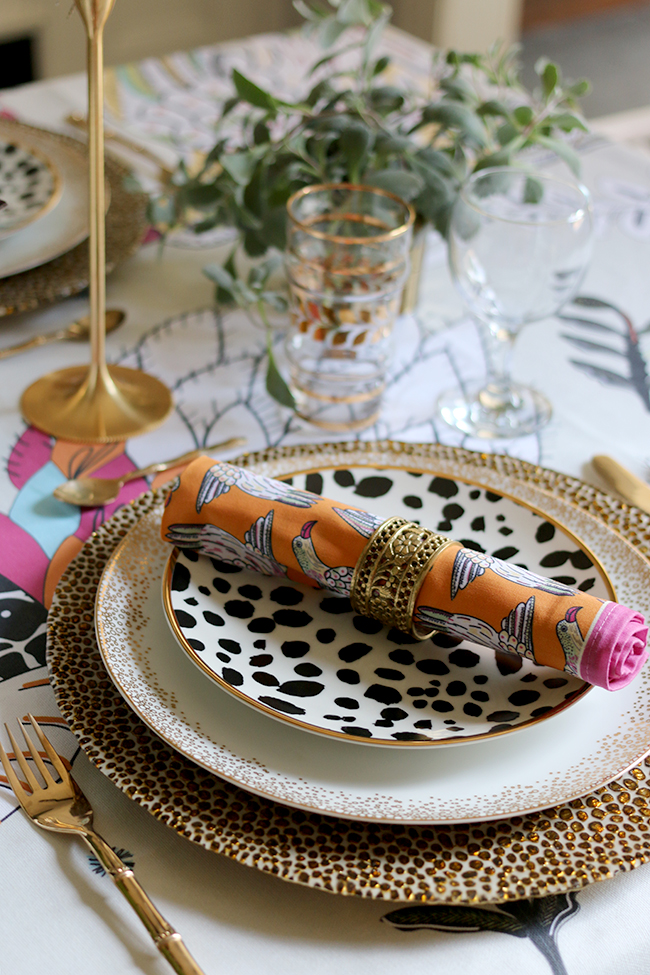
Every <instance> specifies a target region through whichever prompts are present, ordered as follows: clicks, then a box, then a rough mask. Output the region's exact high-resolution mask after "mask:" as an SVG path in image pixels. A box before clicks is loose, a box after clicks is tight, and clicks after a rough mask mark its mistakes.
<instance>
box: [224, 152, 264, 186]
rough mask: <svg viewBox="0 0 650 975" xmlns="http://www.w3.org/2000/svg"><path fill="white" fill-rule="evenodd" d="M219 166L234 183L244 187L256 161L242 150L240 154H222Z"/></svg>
mask: <svg viewBox="0 0 650 975" xmlns="http://www.w3.org/2000/svg"><path fill="white" fill-rule="evenodd" d="M221 165H222V166H223V168H224V169H225V171H226V172H227V173H228V175H229V176H232V178H233V179H234V181H235V182H236V183H239V184H240V185H241V186H244V185H245V184H246V183H248V181H249V180H250V178H251V176H252V175H253V172H254V170H255V166H256V165H257V159H256V158H255V156H254V155H252V153H251V152H249V151H247V150H246V149H242V150H241V151H240V152H230V153H224V154H223V156H222V157H221Z"/></svg>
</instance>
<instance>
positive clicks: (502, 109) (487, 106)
mask: <svg viewBox="0 0 650 975" xmlns="http://www.w3.org/2000/svg"><path fill="white" fill-rule="evenodd" d="M476 114H477V115H480V116H484V115H508V114H509V112H508V106H507V105H505V104H504V103H503V102H500V101H498V100H497V99H496V98H490V99H489V100H488V101H487V102H483V104H482V105H479V106H478V108H477V109H476Z"/></svg>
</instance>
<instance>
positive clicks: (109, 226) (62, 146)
mask: <svg viewBox="0 0 650 975" xmlns="http://www.w3.org/2000/svg"><path fill="white" fill-rule="evenodd" d="M0 137H3V138H6V139H11V138H16V139H18V138H20V139H24V140H29V142H30V144H32V143H33V144H34V146H36V148H38V149H39V150H40V151H41V152H42V153H43V154H45V155H47V156H48V158H51V159H52V161H53V162H54V164H55V165H56V167H57V169H58V170H59V172H60V174H61V177H62V181H63V190H62V195H61V199H60V200H59V202H58V204H57V205H56V207H54V208H53V209H52V210H51V212H48V213H47V214H46V215H44V216H43V218H42V219H40V220H38V221H37V222H35V223H34V224H31V225H30V226H28V227H25V228H23V229H22V230H20V231H18V232H17V233H15V234H13V235H12V236H11V237H10V238H8V239H7V240H0V317H2V316H4V315H11V314H14V313H15V312H22V311H30V310H32V309H34V308H38V307H39V306H41V305H45V304H48V303H49V302H52V301H56V300H57V299H59V298H65V297H69V296H70V295H74V294H78V293H79V292H80V291H83V289H84V288H86V287H87V286H88V244H87V242H86V239H87V236H88V188H87V183H88V161H87V149H86V147H85V146H84V145H83V143H81V142H79V141H78V140H77V139H71V138H69V137H68V136H65V135H61V134H60V133H58V132H50V131H49V130H46V129H39V128H36V127H34V126H29V125H23V124H22V123H19V122H13V121H9V120H5V119H2V120H0ZM128 174H129V171H128V169H126V167H124V166H123V165H122V164H121V163H119V162H117V161H116V160H115V159H113V158H112V157H110V156H107V157H106V185H107V203H108V202H109V201H110V205H109V206H108V210H107V213H106V267H107V271H112V270H113V268H115V267H116V266H117V265H118V264H120V263H121V262H122V261H124V260H126V258H127V257H129V256H130V255H131V254H132V253H133V251H134V250H136V248H137V247H138V246H139V244H140V243H141V242H142V239H143V237H144V235H145V233H146V230H147V226H148V223H147V216H146V214H147V196H146V194H144V193H139V192H135V193H134V192H131V191H129V190H128V189H127V188H126V186H125V179H126V177H127V176H128Z"/></svg>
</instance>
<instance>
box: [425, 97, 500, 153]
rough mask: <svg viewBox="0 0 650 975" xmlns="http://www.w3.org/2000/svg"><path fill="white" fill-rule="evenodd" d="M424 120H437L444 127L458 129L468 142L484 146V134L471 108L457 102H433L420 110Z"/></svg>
mask: <svg viewBox="0 0 650 975" xmlns="http://www.w3.org/2000/svg"><path fill="white" fill-rule="evenodd" d="M422 119H423V121H425V122H437V123H438V124H439V125H441V126H442V127H443V128H445V129H458V130H459V131H460V132H461V133H462V134H463V135H464V136H465V138H466V139H467V141H468V142H470V143H473V144H474V145H477V146H484V145H485V143H486V134H485V129H484V128H483V125H482V124H481V121H480V119H478V118H477V117H476V115H475V114H474V112H472V111H471V109H469V108H467V107H466V106H465V105H460V104H459V103H458V102H444V101H440V102H434V103H433V104H431V105H427V106H426V108H425V109H424V110H423V112H422Z"/></svg>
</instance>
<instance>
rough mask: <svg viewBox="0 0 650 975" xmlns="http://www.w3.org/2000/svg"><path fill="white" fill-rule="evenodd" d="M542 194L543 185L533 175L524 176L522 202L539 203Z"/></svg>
mask: <svg viewBox="0 0 650 975" xmlns="http://www.w3.org/2000/svg"><path fill="white" fill-rule="evenodd" d="M543 196H544V187H543V186H542V184H541V183H540V181H539V180H538V179H535V177H534V176H528V177H526V182H525V184H524V203H539V201H540V200H541V199H542V197H543Z"/></svg>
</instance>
